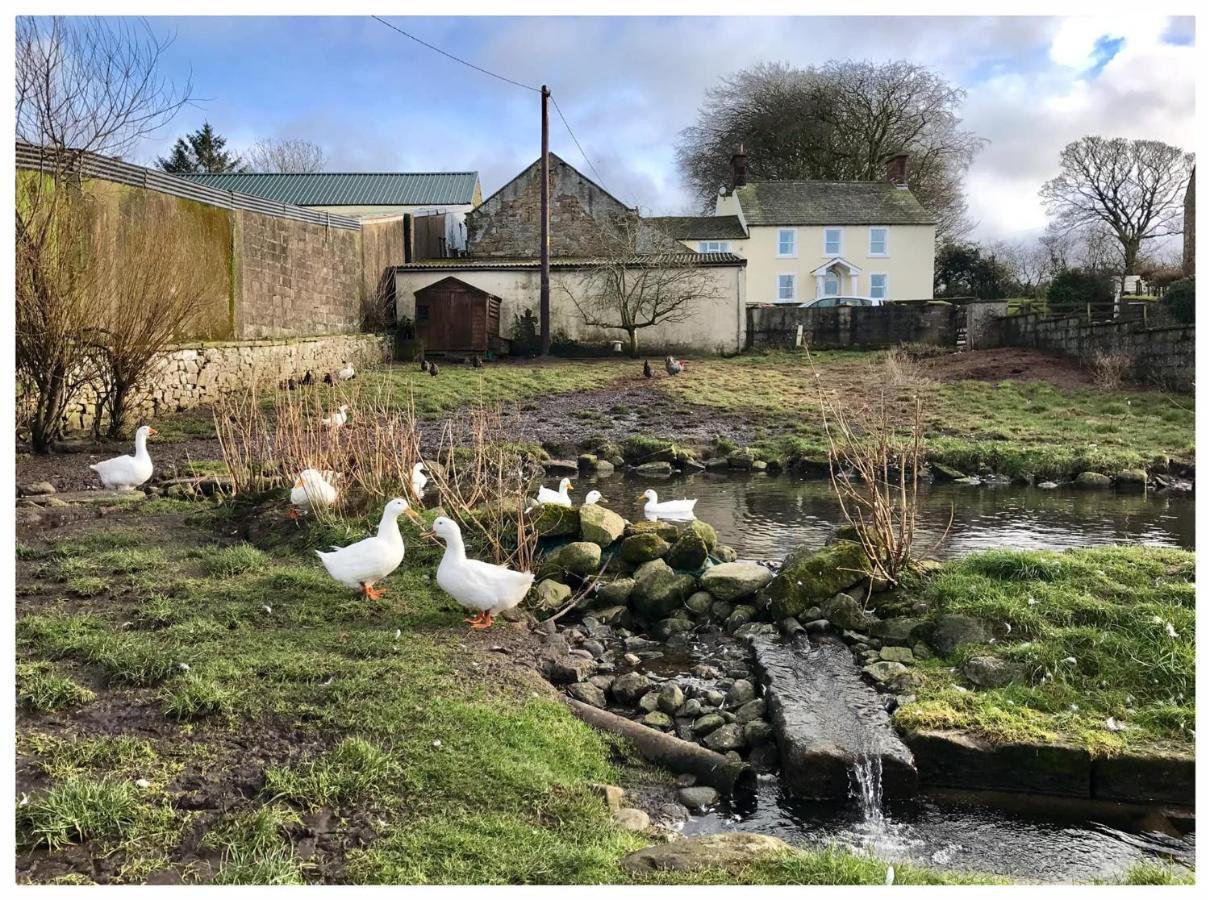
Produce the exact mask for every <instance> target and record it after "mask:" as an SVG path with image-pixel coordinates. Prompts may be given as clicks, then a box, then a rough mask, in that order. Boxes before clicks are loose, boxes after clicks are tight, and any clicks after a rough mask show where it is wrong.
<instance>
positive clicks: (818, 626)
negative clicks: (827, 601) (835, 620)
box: [803, 619, 832, 634]
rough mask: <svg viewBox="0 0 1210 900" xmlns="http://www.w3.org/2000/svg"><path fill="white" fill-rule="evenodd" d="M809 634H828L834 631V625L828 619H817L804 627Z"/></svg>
mask: <svg viewBox="0 0 1210 900" xmlns="http://www.w3.org/2000/svg"><path fill="white" fill-rule="evenodd" d="M803 628H804V629H805V630H806V632H807V634H827V633H828V632H829V631H831V630H832V623H831V622H829V621H828V620H827V619H815V620H814V621H812V622H808V623H807V624H806V625H804V626H803Z"/></svg>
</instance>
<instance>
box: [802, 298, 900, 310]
mask: <svg viewBox="0 0 1210 900" xmlns="http://www.w3.org/2000/svg"><path fill="white" fill-rule="evenodd" d="M884 302H885V301H883V300H880V299H879V298H877V297H820V298H819V299H818V300H812V301H810V302H809V303H802V304H799V308H800V309H831V308H832V307H833V306H882V304H883V303H884Z"/></svg>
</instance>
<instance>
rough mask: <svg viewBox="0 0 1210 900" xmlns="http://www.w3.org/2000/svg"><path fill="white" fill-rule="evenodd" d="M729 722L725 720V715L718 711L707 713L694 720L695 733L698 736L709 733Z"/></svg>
mask: <svg viewBox="0 0 1210 900" xmlns="http://www.w3.org/2000/svg"><path fill="white" fill-rule="evenodd" d="M726 724H727V723H726V722H725V721H723V717H722V716H720V715H719V714H718V713H706V715H704V716H701V717H700V718H698V719H695V720H694V722H693V733H694V734H696V735H697V736H698V737H702V736H703V735H707V734H709V733H710V732H712V731H714V730H715V729H716V728H722V727H723V726H724V725H726Z"/></svg>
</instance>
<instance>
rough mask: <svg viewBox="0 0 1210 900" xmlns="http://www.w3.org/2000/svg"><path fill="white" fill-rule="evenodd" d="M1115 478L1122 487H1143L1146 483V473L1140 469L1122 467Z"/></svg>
mask: <svg viewBox="0 0 1210 900" xmlns="http://www.w3.org/2000/svg"><path fill="white" fill-rule="evenodd" d="M1115 480H1116V481H1117V483H1118V484H1119V485H1121V486H1122V487H1144V486H1146V484H1147V473H1146V472H1144V471H1143V470H1142V469H1123V470H1122V471H1120V472H1118V474H1117V476H1116V477H1115Z"/></svg>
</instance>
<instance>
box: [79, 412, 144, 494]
mask: <svg viewBox="0 0 1210 900" xmlns="http://www.w3.org/2000/svg"><path fill="white" fill-rule="evenodd" d="M153 434H159V432H158V431H156V430H155V429H154V428H152V427H151V426H150V425H140V426H139V429H138V430H137V431H136V432H135V433H134V456H115V457H114V458H113V459H105V460H102V461H101V462H98V463H93V464H92V465H90V466H89V467H88V468H90V469H92V470H93V471H94V472H96V473H97V474H98V475H100V476H101V484H103V485H105V487H107V488H109V489H110V490H116V491H131V490H134V489H135V488H137V487H138V486H139V485H140V484H142V483H143V482H144V481H146V480H147V479H148V478H150V477H151V473H152V472H153V471H154V469H155V466H153V465H152V463H151V456H150V455H148V453H147V438H148V437H150V436H151V435H153Z"/></svg>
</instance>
